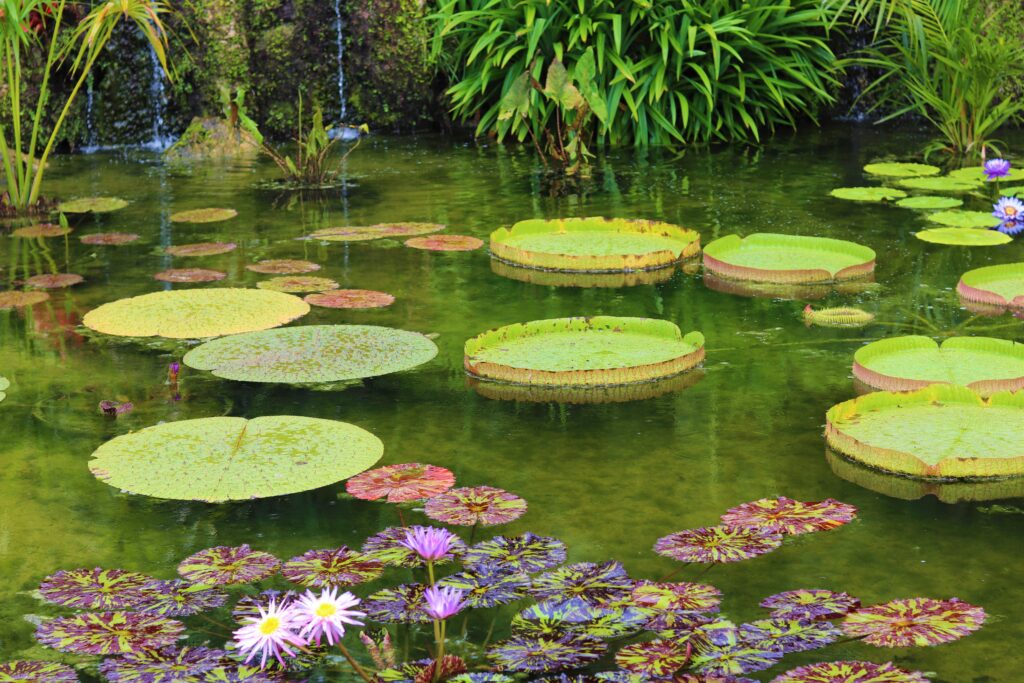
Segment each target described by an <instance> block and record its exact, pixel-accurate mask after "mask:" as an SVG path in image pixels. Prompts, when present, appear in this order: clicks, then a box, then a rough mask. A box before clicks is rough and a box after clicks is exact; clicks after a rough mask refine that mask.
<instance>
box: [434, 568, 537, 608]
mask: <svg viewBox="0 0 1024 683" xmlns="http://www.w3.org/2000/svg"><path fill="white" fill-rule="evenodd" d="M437 585H438V586H448V587H450V588H457V589H458V590H461V591H463V598H464V599H465V601H466V604H467V605H468V606H469V607H472V608H485V607H495V606H497V605H507V604H508V603H510V602H515V601H516V600H519V599H520V598H522V597H524V596H525V595H526V591H527V590H528V589H529V588H530V577H529V576H527V575H526V574H516V573H510V572H509V571H508V570H507V569H506V568H505V567H500V566H498V565H492V564H484V565H478V566H477V567H475V568H473V569H469V570H467V571H464V572H459V573H458V574H450V575H448V576H446V577H444V578H443V579H441V580H439V581H438V582H437Z"/></svg>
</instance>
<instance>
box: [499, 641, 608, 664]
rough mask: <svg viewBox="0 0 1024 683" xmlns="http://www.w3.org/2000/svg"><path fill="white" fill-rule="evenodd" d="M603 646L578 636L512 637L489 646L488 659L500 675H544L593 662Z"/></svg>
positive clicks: (601, 651) (602, 651) (601, 643)
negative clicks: (536, 673)
mask: <svg viewBox="0 0 1024 683" xmlns="http://www.w3.org/2000/svg"><path fill="white" fill-rule="evenodd" d="M605 649H606V646H605V644H604V642H603V641H601V640H599V639H598V638H591V637H589V636H582V635H575V634H573V635H564V636H561V637H558V636H539V637H529V636H513V637H512V638H509V639H508V640H505V641H502V642H500V643H496V644H495V645H492V646H491V648H490V649H489V650H488V651H487V655H488V657H489V658H490V659H491V661H492V662H494V665H495V666H496V667H497V668H498V670H500V671H524V672H531V673H532V672H548V671H558V670H560V669H575V668H579V667H581V666H584V665H586V664H589V663H591V662H594V661H596V660H597V659H598V658H599V657H600V656H601V655H602V654H604V651H605Z"/></svg>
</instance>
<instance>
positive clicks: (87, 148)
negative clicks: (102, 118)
mask: <svg viewBox="0 0 1024 683" xmlns="http://www.w3.org/2000/svg"><path fill="white" fill-rule="evenodd" d="M94 103H95V95H94V94H93V90H92V74H89V78H88V79H87V80H86V82H85V144H84V145H82V152H84V153H85V154H92V153H93V152H95V151H96V150H98V149H99V146H98V145H97V144H96V120H95V118H94V117H93V104H94Z"/></svg>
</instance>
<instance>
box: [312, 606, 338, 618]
mask: <svg viewBox="0 0 1024 683" xmlns="http://www.w3.org/2000/svg"><path fill="white" fill-rule="evenodd" d="M337 612H338V608H337V607H335V606H334V605H332V604H331V603H329V602H322V603H320V606H319V607H317V608H316V615H317V616H318V617H330V616H334V615H335V614H337Z"/></svg>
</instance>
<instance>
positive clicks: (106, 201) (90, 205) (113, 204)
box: [58, 197, 128, 213]
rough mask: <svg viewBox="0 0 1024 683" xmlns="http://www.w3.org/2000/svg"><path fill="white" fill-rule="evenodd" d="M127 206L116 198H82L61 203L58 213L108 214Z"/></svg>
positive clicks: (126, 203)
mask: <svg viewBox="0 0 1024 683" xmlns="http://www.w3.org/2000/svg"><path fill="white" fill-rule="evenodd" d="M126 206H128V202H126V201H125V200H123V199H120V198H118V197H83V198H82V199H72V200H71V201H69V202H61V205H60V207H58V210H59V211H62V212H64V213H109V212H110V211H118V210H120V209H123V208H124V207H126Z"/></svg>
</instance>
